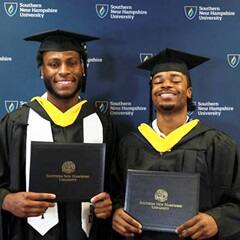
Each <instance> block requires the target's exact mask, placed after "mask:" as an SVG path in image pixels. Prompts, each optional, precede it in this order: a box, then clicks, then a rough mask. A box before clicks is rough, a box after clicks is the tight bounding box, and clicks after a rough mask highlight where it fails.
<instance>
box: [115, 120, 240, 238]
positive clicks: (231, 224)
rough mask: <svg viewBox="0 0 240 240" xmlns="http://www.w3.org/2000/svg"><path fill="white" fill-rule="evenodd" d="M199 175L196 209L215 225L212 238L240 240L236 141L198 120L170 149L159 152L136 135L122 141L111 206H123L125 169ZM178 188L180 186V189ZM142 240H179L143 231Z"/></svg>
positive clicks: (239, 163)
mask: <svg viewBox="0 0 240 240" xmlns="http://www.w3.org/2000/svg"><path fill="white" fill-rule="evenodd" d="M128 168H130V169H140V170H154V171H174V172H186V173H200V199H199V204H200V209H199V211H200V212H206V213H208V214H209V215H211V216H212V217H213V218H214V219H215V221H216V223H217V225H218V229H219V233H218V235H217V236H215V237H213V238H212V239H215V240H216V239H219V240H220V239H221V240H222V239H234V240H239V239H240V156H239V151H238V147H237V145H236V143H235V142H234V141H233V140H232V139H231V138H230V137H228V136H227V135H226V134H224V133H223V132H221V131H218V130H215V129H210V128H208V127H206V126H204V125H203V124H201V123H199V124H198V125H197V126H196V127H195V128H193V129H192V130H191V131H190V132H189V133H188V134H187V135H186V136H184V137H183V138H182V140H181V141H180V142H179V143H178V144H176V145H175V146H174V147H173V148H172V149H171V151H169V152H165V153H163V154H160V153H159V152H157V151H156V150H155V149H153V147H152V146H151V145H150V144H149V143H148V142H147V141H146V140H145V138H144V137H143V136H142V135H141V134H140V133H139V132H137V133H132V134H130V135H128V136H126V137H125V138H123V139H122V141H121V143H120V147H119V157H118V161H117V162H116V164H115V167H114V168H113V176H114V183H113V184H114V185H115V186H116V187H115V189H118V190H119V189H120V191H114V192H113V196H114V197H113V198H114V201H113V202H114V204H113V207H114V209H116V208H119V207H123V206H124V197H125V196H124V194H125V184H126V170H127V169H128ZM179 191H181V189H179ZM136 238H137V239H144V240H150V239H151V240H153V239H154V240H156V239H157V240H162V239H163V240H170V239H178V238H177V235H175V234H167V233H162V232H154V231H152V232H151V231H143V234H142V235H140V236H138V237H136Z"/></svg>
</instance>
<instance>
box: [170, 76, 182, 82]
mask: <svg viewBox="0 0 240 240" xmlns="http://www.w3.org/2000/svg"><path fill="white" fill-rule="evenodd" d="M171 80H172V82H173V83H180V82H182V77H181V76H179V75H173V76H172V78H171Z"/></svg>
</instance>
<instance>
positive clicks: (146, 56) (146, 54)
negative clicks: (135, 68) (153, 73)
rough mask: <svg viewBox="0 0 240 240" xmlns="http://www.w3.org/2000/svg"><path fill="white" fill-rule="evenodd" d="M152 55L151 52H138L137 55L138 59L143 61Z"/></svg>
mask: <svg viewBox="0 0 240 240" xmlns="http://www.w3.org/2000/svg"><path fill="white" fill-rule="evenodd" d="M152 56H153V54H152V53H140V54H139V57H140V61H141V62H145V61H146V60H148V59H149V58H151V57H152Z"/></svg>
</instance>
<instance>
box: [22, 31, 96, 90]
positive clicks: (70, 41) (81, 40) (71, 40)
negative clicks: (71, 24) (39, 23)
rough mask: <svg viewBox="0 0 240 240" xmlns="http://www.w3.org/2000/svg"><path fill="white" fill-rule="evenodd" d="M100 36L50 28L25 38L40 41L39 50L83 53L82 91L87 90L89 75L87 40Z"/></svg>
mask: <svg viewBox="0 0 240 240" xmlns="http://www.w3.org/2000/svg"><path fill="white" fill-rule="evenodd" d="M98 39H99V38H97V37H93V36H88V35H83V34H80V33H76V32H68V31H64V30H59V29H56V30H50V31H47V32H40V33H36V34H33V35H30V36H27V37H25V38H24V40H25V41H34V42H40V46H39V49H38V51H39V52H46V51H77V52H80V53H81V57H82V59H83V61H84V68H85V76H84V79H83V83H82V88H81V91H82V92H84V91H85V85H86V77H87V47H86V42H89V41H93V40H98Z"/></svg>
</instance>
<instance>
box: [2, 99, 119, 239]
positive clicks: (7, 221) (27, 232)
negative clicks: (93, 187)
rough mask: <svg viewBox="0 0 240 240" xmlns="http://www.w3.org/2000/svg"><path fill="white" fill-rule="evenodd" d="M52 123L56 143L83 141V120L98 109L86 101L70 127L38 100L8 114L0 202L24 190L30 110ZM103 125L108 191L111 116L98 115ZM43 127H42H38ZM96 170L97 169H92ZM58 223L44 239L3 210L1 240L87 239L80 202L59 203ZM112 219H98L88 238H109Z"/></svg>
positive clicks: (3, 140)
mask: <svg viewBox="0 0 240 240" xmlns="http://www.w3.org/2000/svg"><path fill="white" fill-rule="evenodd" d="M30 108H32V109H33V110H34V111H35V112H37V113H38V114H39V115H40V116H41V117H43V118H45V119H46V120H48V121H50V122H51V128H52V134H53V140H54V141H55V142H83V119H84V118H85V117H87V116H89V115H90V114H92V113H95V112H96V110H95V109H94V108H93V107H92V106H91V105H90V104H89V103H88V102H87V103H85V104H84V105H83V106H82V109H81V111H80V113H79V115H78V117H77V119H76V120H75V122H74V123H73V124H71V125H69V126H67V127H64V128H63V127H60V126H57V125H55V124H54V123H53V122H52V121H51V119H50V118H49V116H48V115H47V113H46V112H45V110H44V109H43V108H42V107H41V106H40V105H39V103H38V102H37V101H33V102H30V103H28V104H26V105H24V106H23V107H21V108H20V109H18V110H17V111H16V112H13V113H10V114H7V115H6V116H5V117H4V118H3V119H2V120H1V123H0V146H1V150H0V203H1V204H2V201H3V198H4V197H5V195H6V194H7V193H9V192H19V191H25V189H26V188H25V158H26V130H27V122H28V114H29V109H30ZM97 114H98V116H99V118H100V120H101V123H102V125H103V142H105V143H106V166H105V191H107V192H109V191H110V190H109V188H110V165H111V160H112V158H113V154H114V147H115V145H114V144H115V143H114V138H115V137H114V136H115V131H114V128H113V125H112V122H111V121H109V119H108V117H107V116H105V115H102V114H101V113H98V112H97ZM39 127H41V126H39ZM93 167H94V166H93ZM58 213H59V223H58V224H57V225H56V226H54V227H53V228H52V229H50V230H49V232H47V233H46V234H45V235H44V236H41V235H40V234H39V233H38V232H37V231H35V230H34V229H33V228H32V227H31V226H30V225H28V224H27V221H26V218H17V217H15V216H14V215H12V214H11V213H10V212H7V211H4V210H1V215H0V240H30V239H32V240H40V239H44V240H75V239H78V240H85V239H88V238H87V237H86V235H85V233H84V232H83V230H82V228H81V203H59V204H58ZM110 236H111V219H108V220H101V219H97V218H95V219H94V221H93V226H92V230H91V232H90V238H89V239H94V240H96V239H109V238H110Z"/></svg>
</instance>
